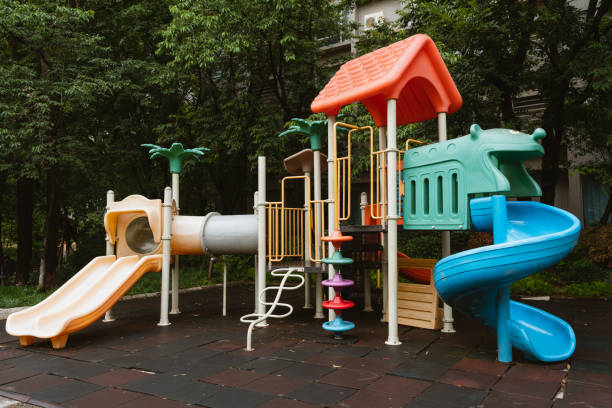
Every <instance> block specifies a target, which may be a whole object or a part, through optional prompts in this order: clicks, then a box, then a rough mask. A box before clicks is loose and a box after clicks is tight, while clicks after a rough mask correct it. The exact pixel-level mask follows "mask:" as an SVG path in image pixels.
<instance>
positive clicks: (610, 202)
mask: <svg viewBox="0 0 612 408" xmlns="http://www.w3.org/2000/svg"><path fill="white" fill-rule="evenodd" d="M611 212H612V192H611V193H610V195H609V196H608V205H606V209H605V210H604V212H603V214H602V216H601V218H600V219H599V223H600V224H603V225H605V224H607V223H608V220H609V219H610V213H611Z"/></svg>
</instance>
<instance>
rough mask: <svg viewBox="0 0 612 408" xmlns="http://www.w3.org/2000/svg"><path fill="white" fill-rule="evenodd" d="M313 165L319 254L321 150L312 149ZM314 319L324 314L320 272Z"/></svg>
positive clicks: (317, 265)
mask: <svg viewBox="0 0 612 408" xmlns="http://www.w3.org/2000/svg"><path fill="white" fill-rule="evenodd" d="M313 166H314V199H315V201H316V203H315V208H314V210H315V219H314V221H315V223H314V224H315V226H314V227H315V232H314V233H315V241H314V244H315V245H316V248H317V249H318V251H316V250H315V252H318V253H319V254H321V253H322V250H323V248H322V245H321V235H322V234H321V230H322V229H323V226H322V222H323V209H322V208H321V203H320V202H318V201H320V200H321V152H320V151H318V150H315V151H314V156H313ZM316 267H317V268H319V269H320V268H321V262H317V263H316ZM315 303H316V304H315V315H314V318H315V319H325V315H324V314H323V306H321V305H322V303H323V285H321V273H317V274H316V275H315Z"/></svg>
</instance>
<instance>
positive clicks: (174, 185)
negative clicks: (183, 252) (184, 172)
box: [170, 173, 181, 315]
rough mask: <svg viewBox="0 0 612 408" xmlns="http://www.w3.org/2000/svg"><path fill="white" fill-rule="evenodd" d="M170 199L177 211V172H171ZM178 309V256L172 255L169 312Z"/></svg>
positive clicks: (175, 312) (177, 310)
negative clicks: (170, 305)
mask: <svg viewBox="0 0 612 408" xmlns="http://www.w3.org/2000/svg"><path fill="white" fill-rule="evenodd" d="M172 199H173V200H174V202H175V203H176V213H177V214H178V213H179V209H180V207H179V174H178V173H172ZM180 313H181V311H180V309H179V256H178V255H175V256H174V265H173V268H172V307H171V308H170V314H172V315H175V314H180Z"/></svg>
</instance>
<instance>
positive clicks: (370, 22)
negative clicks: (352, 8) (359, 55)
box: [363, 10, 385, 30]
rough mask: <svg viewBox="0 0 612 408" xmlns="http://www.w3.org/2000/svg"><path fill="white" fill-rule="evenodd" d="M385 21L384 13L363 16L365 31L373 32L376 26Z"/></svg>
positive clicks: (378, 12)
mask: <svg viewBox="0 0 612 408" xmlns="http://www.w3.org/2000/svg"><path fill="white" fill-rule="evenodd" d="M383 21H385V14H384V13H383V11H382V10H381V11H377V12H376V13H370V14H365V15H364V16H363V29H364V30H371V29H372V28H374V26H376V24H378V23H380V22H383Z"/></svg>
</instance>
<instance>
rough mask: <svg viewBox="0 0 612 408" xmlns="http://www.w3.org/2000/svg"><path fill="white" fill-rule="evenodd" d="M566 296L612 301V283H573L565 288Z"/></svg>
mask: <svg viewBox="0 0 612 408" xmlns="http://www.w3.org/2000/svg"><path fill="white" fill-rule="evenodd" d="M564 292H565V295H566V296H570V297H581V298H598V299H605V300H610V299H612V283H610V282H602V281H594V282H582V283H573V284H571V285H569V286H568V287H567V288H565V291H564Z"/></svg>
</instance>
